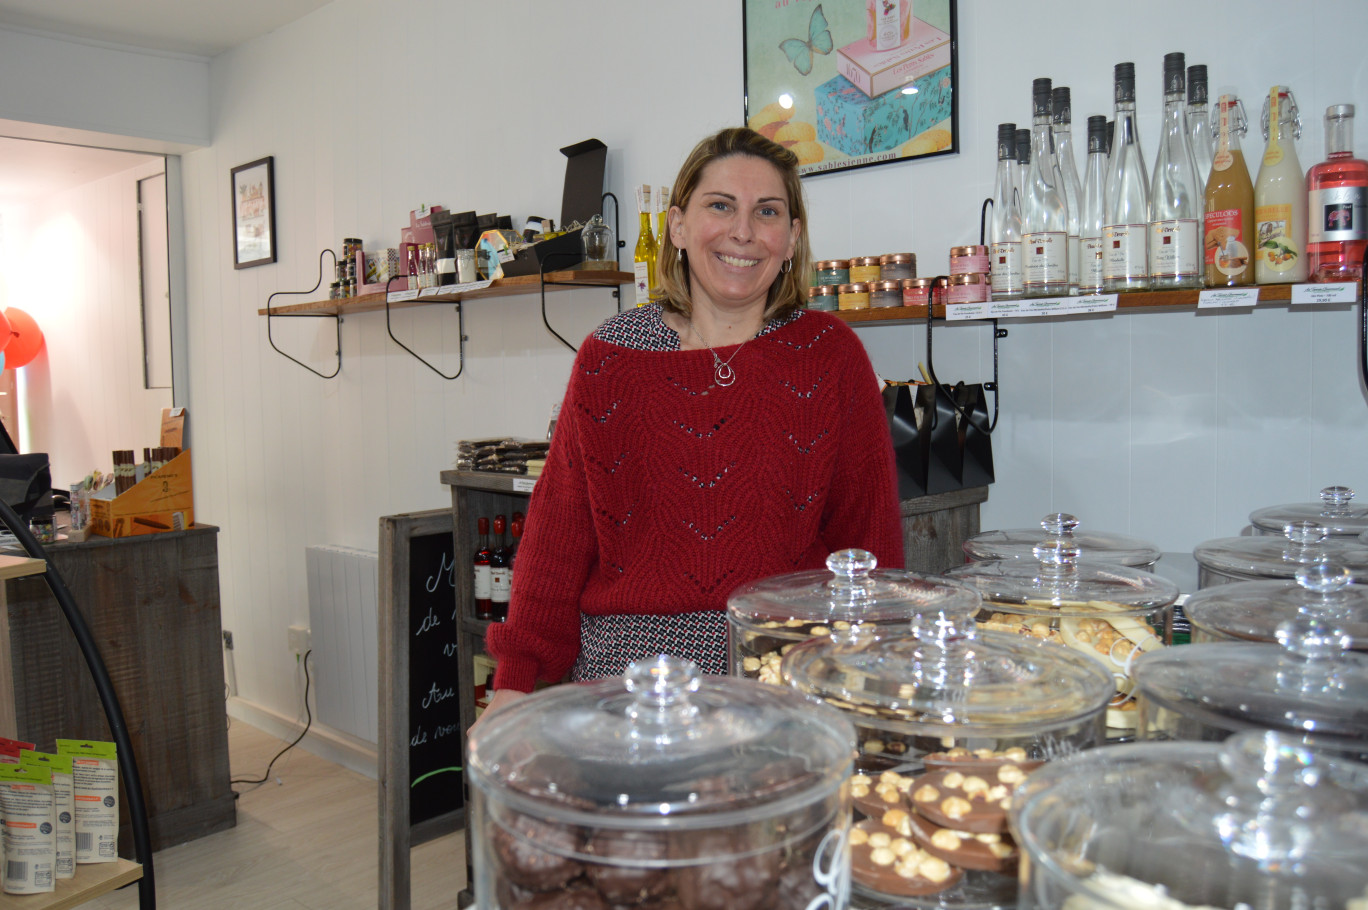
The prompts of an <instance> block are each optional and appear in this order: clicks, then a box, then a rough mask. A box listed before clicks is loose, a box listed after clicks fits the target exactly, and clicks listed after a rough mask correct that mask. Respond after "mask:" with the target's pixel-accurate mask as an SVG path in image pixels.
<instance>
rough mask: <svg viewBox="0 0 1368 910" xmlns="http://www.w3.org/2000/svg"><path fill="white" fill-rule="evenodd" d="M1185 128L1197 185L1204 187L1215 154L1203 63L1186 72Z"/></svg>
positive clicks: (1214, 141)
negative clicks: (1186, 127) (1190, 147)
mask: <svg viewBox="0 0 1368 910" xmlns="http://www.w3.org/2000/svg"><path fill="white" fill-rule="evenodd" d="M1187 83H1188V84H1187V96H1188V98H1187V126H1188V144H1189V145H1191V146H1192V164H1193V167H1195V168H1196V170H1197V185H1198V186H1201V187H1205V186H1206V182H1207V178H1208V177H1210V176H1211V156H1212V155H1213V154H1215V148H1216V137H1215V136H1214V135H1213V134H1212V132H1211V119H1210V118H1211V115H1210V114H1208V113H1207V68H1206V64H1205V63H1194V64H1193V65H1192V66H1189V67H1188V70H1187Z"/></svg>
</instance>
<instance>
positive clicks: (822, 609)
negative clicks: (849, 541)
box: [727, 550, 979, 684]
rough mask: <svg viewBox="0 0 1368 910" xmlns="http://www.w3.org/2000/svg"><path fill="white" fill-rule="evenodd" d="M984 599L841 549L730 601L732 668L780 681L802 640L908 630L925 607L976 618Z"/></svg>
mask: <svg viewBox="0 0 1368 910" xmlns="http://www.w3.org/2000/svg"><path fill="white" fill-rule="evenodd" d="M978 605H979V596H978V594H977V592H975V591H974V590H973V589H972V588H969V587H968V586H966V585H962V584H957V583H955V582H951V581H947V580H945V579H942V578H937V577H934V576H922V575H917V574H914V573H912V572H907V571H904V570H902V569H880V568H878V560H877V559H876V558H875V557H874V555H873V554H872V553H869V552H867V551H865V550H838V551H837V552H835V553H832V554H831V555H830V556H828V557H827V571H825V572H824V571H822V570H820V569H816V570H813V571H808V572H796V573H793V574H790V575H777V576H774V577H772V578H762V579H760V580H759V581H754V582H750V583H749V584H745V585H742V586H741V587H739V588H737V589H736V590H735V591H734V592H733V593H732V595H731V597H729V598H728V599H727V639H728V642H727V643H728V648H729V660H730V665H731V672H732V673H733V674H734V675H736V676H742V677H746V678H749V679H759V680H761V681H762V682H768V683H775V684H778V683H779V682H780V679H779V662H780V659H781V658H782V657H783V655H784V654H786V653H788V651H789V649H791V648H792V647H793V646H794V645H795V644H798V643H799V642H804V641H807V640H808V639H809V638H815V637H819V636H830V635H832V634H833V633H835V634H838V635H839V634H842V633H845V632H849V631H850V630H852V629H856V630H859V629H864V630H865V631H874V632H875V634H877V630H881V629H887V630H891V631H893V632H897V633H903V632H905V631H906V630H907V627H908V623H910V622H911V621H912V617H913V615H914V614H915V613H917V612H920V611H925V610H935V611H942V610H944V611H950V612H954V613H957V614H963V615H966V616H968V615H972V614H973V613H974V611H975V610H976V609H977V608H978Z"/></svg>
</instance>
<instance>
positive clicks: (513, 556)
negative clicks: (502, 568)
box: [508, 512, 524, 599]
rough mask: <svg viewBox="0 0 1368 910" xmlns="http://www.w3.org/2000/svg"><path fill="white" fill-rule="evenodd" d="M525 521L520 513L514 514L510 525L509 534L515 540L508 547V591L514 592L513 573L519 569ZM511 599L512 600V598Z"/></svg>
mask: <svg viewBox="0 0 1368 910" xmlns="http://www.w3.org/2000/svg"><path fill="white" fill-rule="evenodd" d="M523 527H524V521H523V518H522V516H520V515H518V513H516V512H514V513H513V520H512V521H510V522H509V523H508V533H509V535H510V536H511V537H512V538H513V540H512V542H511V543H509V545H508V590H509V591H510V592H511V591H512V590H513V573H514V571H516V568H517V565H516V564H517V561H518V545H519V544H521V543H522V535H523ZM510 599H511V598H510Z"/></svg>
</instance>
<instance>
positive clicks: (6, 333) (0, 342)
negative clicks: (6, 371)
mask: <svg viewBox="0 0 1368 910" xmlns="http://www.w3.org/2000/svg"><path fill="white" fill-rule="evenodd" d="M11 332H12V330H11V329H10V322H9V319H8V318H7V317H6V316H5V314H4V313H0V352H3V351H4V350H5V348H7V347H9V343H10V339H11V338H13V337H14V335H12V334H11ZM0 369H3V367H0Z"/></svg>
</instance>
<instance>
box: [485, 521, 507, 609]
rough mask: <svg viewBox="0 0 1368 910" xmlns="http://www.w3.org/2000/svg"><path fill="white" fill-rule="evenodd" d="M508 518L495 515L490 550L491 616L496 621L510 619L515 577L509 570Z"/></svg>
mask: <svg viewBox="0 0 1368 910" xmlns="http://www.w3.org/2000/svg"><path fill="white" fill-rule="evenodd" d="M507 527H508V522H507V519H505V518H504V517H503V516H502V515H495V516H494V547H493V549H492V550H490V551H489V602H490V612H491V614H492V616H491V617H490V618H491V619H493V620H494V621H495V622H503V621H504V620H506V619H508V601H509V598H510V596H511V595H512V592H513V579H512V576H510V575H509V572H508V547H506V546H504V531H505V530H506V529H507Z"/></svg>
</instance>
